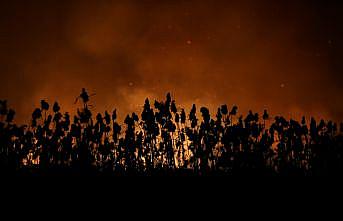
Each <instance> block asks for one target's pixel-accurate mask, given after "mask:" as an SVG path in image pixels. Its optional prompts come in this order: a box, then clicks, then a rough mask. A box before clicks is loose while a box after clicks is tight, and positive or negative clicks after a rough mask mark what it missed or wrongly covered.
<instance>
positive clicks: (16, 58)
mask: <svg viewBox="0 0 343 221" xmlns="http://www.w3.org/2000/svg"><path fill="white" fill-rule="evenodd" d="M0 4H1V7H0V74H1V88H0V98H1V99H7V100H8V102H9V105H10V106H11V107H13V108H15V109H16V111H17V119H18V120H20V121H25V120H26V119H29V117H30V114H31V112H32V110H33V108H34V107H35V106H38V105H39V101H40V100H41V99H47V100H48V101H49V102H50V103H52V102H54V101H58V102H60V103H61V105H62V107H63V109H64V111H71V110H72V109H75V105H73V102H74V100H75V97H76V96H77V95H78V94H79V92H80V90H81V88H83V87H85V88H87V89H88V90H89V92H90V93H96V95H95V96H94V97H92V104H93V105H94V106H95V107H94V110H95V111H103V110H105V109H107V110H112V109H114V108H117V109H118V110H119V114H120V115H124V114H126V112H129V111H137V110H139V108H141V107H142V104H143V103H144V99H145V98H146V97H149V98H151V99H155V98H156V99H161V98H163V97H164V96H165V94H166V93H167V92H171V93H172V95H173V97H174V98H175V99H176V101H177V103H178V104H179V105H180V106H181V107H185V108H186V109H189V108H190V107H191V104H192V103H197V104H202V105H207V106H210V107H211V110H215V108H216V106H219V105H220V104H222V103H227V104H229V105H232V104H237V105H238V106H239V108H240V111H241V112H242V113H243V114H244V113H245V112H246V111H248V110H249V109H253V110H255V111H259V112H261V111H262V110H263V109H264V108H268V109H270V112H272V113H275V114H278V113H280V114H284V115H286V116H288V115H292V114H295V115H302V114H304V115H314V116H319V117H330V118H333V119H335V120H341V119H342V118H343V104H342V102H341V100H342V99H341V96H342V92H343V87H342V86H341V84H342V80H343V77H342V74H341V73H342V70H343V64H342V58H343V55H342V39H343V38H342V37H343V32H342V22H343V19H342V15H343V5H342V4H340V3H339V1H337V2H334V1H314V0H313V1H282V0H280V1H271V0H270V1H263V0H262V1H257V0H256V1H215V0H203V1H196V0H184V1H180V0H159V1H158V0H137V1H133V0H132V1H130V0H129V1H127V0H126V1H120V0H117V1H104V0H97V1H76V0H70V1H65V0H59V1H57V0H50V1H46V0H44V1H43V0H32V1H24V0H22V1H19V0H4V1H1V3H0Z"/></svg>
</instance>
